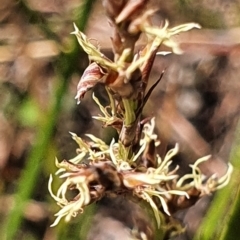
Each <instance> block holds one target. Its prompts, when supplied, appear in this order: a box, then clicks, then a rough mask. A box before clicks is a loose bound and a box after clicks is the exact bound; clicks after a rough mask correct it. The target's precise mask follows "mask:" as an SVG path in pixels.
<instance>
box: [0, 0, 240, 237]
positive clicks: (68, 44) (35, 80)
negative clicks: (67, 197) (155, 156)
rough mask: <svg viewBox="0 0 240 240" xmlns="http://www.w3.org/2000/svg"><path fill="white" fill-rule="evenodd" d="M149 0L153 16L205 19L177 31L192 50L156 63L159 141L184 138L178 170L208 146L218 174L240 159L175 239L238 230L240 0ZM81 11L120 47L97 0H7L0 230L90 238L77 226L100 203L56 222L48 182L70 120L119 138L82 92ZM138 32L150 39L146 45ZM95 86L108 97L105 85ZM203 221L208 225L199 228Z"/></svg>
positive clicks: (66, 150) (84, 24)
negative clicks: (226, 183)
mask: <svg viewBox="0 0 240 240" xmlns="http://www.w3.org/2000/svg"><path fill="white" fill-rule="evenodd" d="M152 4H153V5H155V7H157V8H158V9H159V11H158V12H157V13H156V16H155V17H154V19H153V21H155V22H157V23H158V22H160V21H161V20H164V19H168V20H169V22H170V24H171V26H175V25H177V24H181V23H185V22H197V23H199V24H200V25H201V26H202V28H203V29H202V30H194V31H191V32H188V33H184V34H181V35H179V36H177V37H175V39H176V41H178V42H179V44H180V46H181V48H182V50H183V51H184V54H182V55H178V56H177V55H168V56H166V57H164V58H163V57H160V56H158V57H157V59H156V62H155V64H154V69H153V72H152V76H151V78H152V79H153V80H156V79H157V78H158V76H159V74H160V73H161V71H162V70H163V69H166V73H165V75H164V77H163V79H162V81H161V83H160V85H159V86H158V88H157V89H155V90H154V92H153V95H152V97H151V99H150V101H149V102H148V105H147V106H146V108H145V112H144V114H145V115H147V116H156V122H157V131H158V134H159V136H160V140H161V147H160V149H159V151H164V150H166V149H167V148H170V147H172V146H174V144H175V143H176V142H178V143H179V144H180V154H179V156H178V157H177V158H176V160H175V161H176V163H177V164H179V165H180V166H181V171H180V173H185V172H187V171H188V170H189V168H188V165H189V164H191V163H193V162H194V161H195V160H196V159H197V158H199V157H202V156H205V155H208V154H212V158H211V160H210V161H209V162H208V163H206V164H204V165H203V166H202V171H203V172H204V173H205V174H206V175H208V176H210V175H212V174H214V173H216V175H217V176H219V177H220V176H221V175H222V174H224V173H225V171H226V169H227V162H228V161H231V162H232V164H233V165H234V167H235V172H234V174H233V177H232V181H231V182H230V184H229V186H228V187H227V188H226V189H225V190H221V191H220V192H219V193H218V194H217V196H216V197H214V200H212V197H204V198H203V199H201V200H200V201H199V202H198V203H197V204H196V206H194V207H192V208H190V209H187V210H185V211H182V212H179V213H178V214H177V215H176V216H175V217H176V218H179V219H181V221H182V222H183V223H184V226H187V231H186V232H185V233H183V234H181V236H179V237H175V238H174V239H193V238H194V236H197V237H196V239H206V240H208V239H220V238H218V237H216V236H220V235H221V236H225V237H226V236H227V237H228V238H221V239H229V240H234V239H238V238H237V236H239V235H237V234H240V233H239V229H238V227H237V225H236V219H239V217H240V216H239V212H240V208H239V206H240V204H239V200H238V199H240V198H239V182H240V179H239V169H240V164H239V161H240V147H239V144H240V135H239V134H240V133H239V131H238V130H237V129H238V128H237V123H238V119H239V115H240V98H239V96H240V45H239V44H240V14H239V12H240V1H238V0H235V1H234V0H228V1H226V0H225V1H224V0H211V1H210V0H208V1H200V2H198V1H193V0H172V1H161V0H157V1H152ZM73 22H75V23H76V24H77V26H78V27H79V28H80V30H82V31H84V32H85V33H86V34H87V36H88V37H90V38H92V39H96V40H97V42H99V44H100V46H101V49H102V51H103V52H104V53H105V54H106V55H108V56H109V57H112V56H111V47H110V46H111V41H110V35H109V34H110V32H111V29H110V26H109V24H108V21H107V18H106V17H105V15H104V10H103V9H102V6H101V1H93V0H92V1H91V0H88V1H87V0H68V1H64V0H48V1H46V0H42V1H36V0H19V1H13V0H1V4H0V239H24V240H25V239H44V240H49V239H84V238H80V237H79V231H80V230H79V229H80V226H81V228H82V226H83V228H88V226H89V225H88V223H89V221H90V220H89V221H88V220H86V219H88V218H86V216H90V215H92V211H93V209H92V208H89V209H88V208H87V209H86V211H85V214H84V216H85V218H84V216H78V217H77V218H76V219H74V220H73V221H72V222H71V223H70V224H65V223H63V222H62V223H61V224H60V225H59V226H57V227H55V228H50V227H49V226H50V224H51V223H52V222H53V219H54V216H53V214H54V213H55V212H56V211H57V210H58V207H57V206H56V204H55V202H54V201H53V200H52V199H51V197H50V195H49V192H48V188H47V185H48V178H49V175H50V174H51V173H54V172H55V171H56V168H55V164H54V159H55V157H57V158H58V159H59V160H62V159H69V158H72V157H73V156H75V154H76V150H75V149H76V144H75V142H74V141H72V140H71V136H70V134H69V132H74V133H76V134H78V135H79V136H83V135H84V133H86V132H88V133H94V134H95V135H97V136H100V137H102V138H103V139H105V140H106V141H109V139H110V138H111V137H110V136H109V131H108V130H107V131H106V130H104V129H103V128H102V127H101V125H100V124H99V123H97V122H95V121H94V122H93V121H92V117H91V115H97V114H98V110H97V108H96V106H95V104H94V103H93V101H92V99H91V93H87V94H86V96H85V98H84V100H83V101H82V102H81V104H80V105H77V104H76V100H75V99H74V97H75V95H76V86H77V84H78V81H79V79H80V77H81V74H82V72H83V70H84V68H85V67H86V66H87V65H88V59H87V56H86V55H85V53H83V52H82V50H81V48H80V46H79V45H78V44H77V42H76V40H75V37H74V36H73V35H70V33H71V32H72V31H73ZM93 41H94V40H93ZM142 44H144V40H140V41H139V43H138V46H139V47H141V46H142ZM163 50H166V49H165V48H163ZM96 91H97V95H98V97H99V98H101V99H102V100H103V101H104V100H106V96H105V93H104V89H103V88H102V87H101V86H97V88H96ZM55 185H56V186H54V187H56V188H57V186H58V185H59V183H58V182H57V181H56V183H55ZM210 202H211V204H210ZM209 206H210V208H209ZM217 214H219V215H217ZM204 216H207V217H206V218H203V217H204ZM84 219H85V220H84ZM202 219H204V220H202ZM208 221H209V222H208ZM217 221H220V223H221V224H222V225H221V227H219V226H217V224H216V223H217ZM83 222H84V224H83ZM201 222H202V224H203V225H202V226H204V227H200V230H198V232H197V233H196V231H197V229H198V227H199V225H200V223H201ZM204 224H205V225H204ZM206 226H208V227H209V229H208V227H206ZM223 230H224V231H223ZM223 232H224V233H223ZM219 234H220V235H219ZM224 234H225V235H224ZM96 239H97V238H96Z"/></svg>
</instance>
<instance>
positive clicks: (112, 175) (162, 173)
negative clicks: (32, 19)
mask: <svg viewBox="0 0 240 240" xmlns="http://www.w3.org/2000/svg"><path fill="white" fill-rule="evenodd" d="M145 3H147V1H146V0H145V1H144V0H137V1H135V2H134V1H133V0H130V1H120V2H117V1H110V0H105V1H104V6H105V8H106V10H107V14H108V16H109V19H110V21H111V24H112V26H113V28H114V35H113V37H112V42H113V51H114V54H115V56H114V60H111V59H109V58H107V57H106V56H105V55H104V54H103V53H102V52H101V51H100V47H99V45H98V46H95V45H93V44H92V43H91V41H90V40H89V39H88V38H87V37H86V35H84V34H83V33H82V32H80V31H79V30H78V28H77V26H76V25H75V24H74V29H75V30H74V32H73V34H74V35H76V37H77V39H78V42H79V44H80V45H81V47H82V48H83V50H84V51H85V52H86V53H87V54H88V56H89V60H90V63H89V66H88V67H87V68H86V70H85V71H84V73H83V75H82V77H81V79H80V81H79V84H78V86H77V95H76V99H77V101H78V103H80V101H81V100H82V99H83V97H84V95H85V94H86V92H88V91H89V90H90V89H91V88H93V87H94V86H95V85H97V84H99V83H100V84H103V85H104V86H105V88H106V92H107V94H108V97H109V103H110V105H109V106H103V105H102V104H101V102H100V101H99V100H98V99H97V97H96V96H95V95H94V93H93V100H94V101H95V103H96V104H97V105H98V107H99V109H100V112H101V114H99V115H98V116H94V117H93V118H95V119H96V120H99V121H101V122H102V123H103V126H104V127H105V126H110V127H113V128H115V129H116V131H117V133H118V136H119V140H118V141H115V140H114V139H113V140H112V142H111V144H110V145H107V144H106V143H105V142H104V141H102V140H101V139H99V138H97V137H96V136H94V135H91V134H86V139H85V138H84V139H83V138H81V137H79V136H77V135H76V134H74V133H71V134H72V138H73V139H74V140H75V141H76V143H77V144H78V149H77V156H76V157H74V158H72V159H69V160H64V161H62V162H58V160H57V159H56V166H57V167H58V168H59V170H58V171H57V173H56V174H57V175H59V178H61V179H62V180H63V183H62V184H61V186H60V187H59V189H58V191H57V193H56V194H55V193H53V191H52V187H51V185H52V181H53V177H52V176H50V179H49V186H48V188H49V192H50V194H51V196H52V197H53V198H54V200H55V201H56V202H57V204H58V205H59V206H60V208H61V209H60V210H59V212H58V213H57V214H55V215H56V219H55V221H54V223H53V224H52V226H55V225H57V224H58V222H59V221H60V220H61V219H62V218H65V220H66V221H69V220H70V219H71V218H72V217H76V216H77V214H78V213H82V212H83V211H84V207H86V206H87V205H89V204H91V203H92V202H95V201H97V200H100V199H101V198H103V197H104V196H112V195H116V196H118V195H119V194H124V196H134V197H136V198H140V199H143V200H145V201H147V202H148V203H149V206H150V207H151V208H152V210H153V213H154V215H155V219H156V223H157V226H158V227H160V226H161V219H162V217H163V216H164V217H166V216H169V215H171V214H172V213H174V210H172V209H171V208H170V207H169V206H175V209H178V208H179V209H181V208H182V207H183V206H185V204H184V202H185V201H186V202H187V201H188V199H190V198H191V197H192V196H191V194H192V191H191V190H194V191H195V192H197V195H198V196H199V197H200V196H202V195H204V194H209V193H211V192H213V191H215V190H216V189H219V188H221V187H223V186H225V185H226V184H227V183H228V181H229V178H230V175H231V173H232V166H231V165H229V170H228V171H227V173H226V174H225V176H223V177H221V178H220V179H217V178H215V176H212V177H210V178H207V177H206V176H204V175H203V174H202V172H201V170H200V168H199V165H200V164H201V163H202V162H203V161H207V160H208V158H209V157H208V156H207V157H203V158H200V159H199V160H197V161H196V162H195V164H193V165H190V167H191V169H192V173H191V174H186V175H184V176H182V177H181V178H179V176H178V174H177V170H178V166H176V167H175V168H173V167H172V162H173V158H174V156H175V155H176V154H177V153H178V151H179V145H178V144H176V145H175V147H174V148H173V149H170V150H169V151H168V152H167V153H166V154H165V156H159V155H158V154H157V147H158V146H159V144H160V142H159V140H158V137H157V135H156V134H155V132H154V130H155V118H145V119H144V118H142V110H143V107H144V105H145V103H146V102H147V100H148V99H149V97H150V95H151V92H152V91H153V90H154V88H155V87H156V85H157V84H158V83H159V81H160V80H161V78H162V76H163V73H164V71H163V72H162V74H161V76H160V77H159V79H158V80H157V81H155V83H154V84H152V86H150V87H149V88H148V89H149V90H148V91H147V90H146V89H147V86H148V85H149V75H150V71H151V68H152V65H153V62H154V59H155V56H156V54H158V49H159V47H160V45H161V44H166V45H168V46H170V47H171V48H172V50H173V52H175V53H180V52H181V51H180V48H179V46H178V45H177V43H175V42H174V40H173V39H172V36H174V35H176V34H179V33H180V32H183V31H188V30H191V29H192V28H199V25H198V24H195V23H190V24H183V25H180V26H177V27H174V28H169V27H168V22H165V25H164V26H163V27H157V26H152V25H151V24H150V21H149V20H148V18H149V17H150V15H151V14H152V13H153V12H154V11H153V10H149V11H147V12H146V13H145V14H144V13H143V9H144V8H143V6H144V4H145ZM141 33H144V34H147V36H148V42H147V43H146V46H144V47H143V48H142V49H141V50H140V51H138V52H136V53H134V46H135V42H136V41H137V39H138V37H139V36H140V34H141ZM164 54H165V53H164ZM164 54H163V55H164ZM69 192H71V193H72V194H73V195H74V196H73V197H72V198H70V199H69V198H68V197H67V196H69V194H68V193H69ZM195 196H196V194H195V195H194V197H195ZM178 198H181V201H178Z"/></svg>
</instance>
